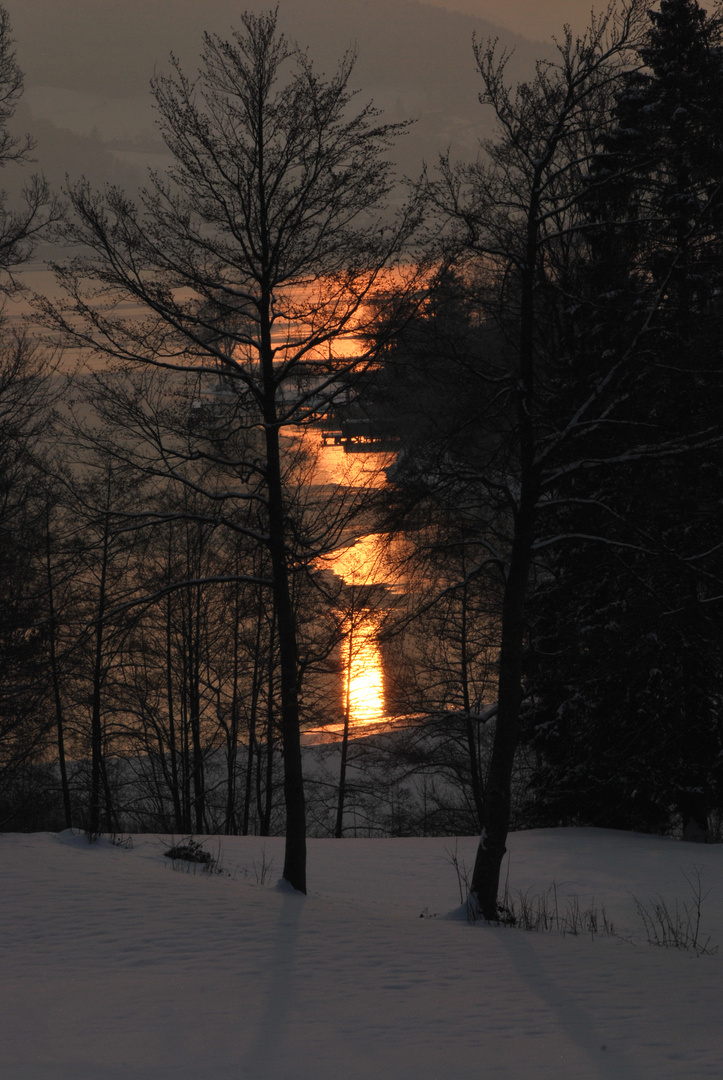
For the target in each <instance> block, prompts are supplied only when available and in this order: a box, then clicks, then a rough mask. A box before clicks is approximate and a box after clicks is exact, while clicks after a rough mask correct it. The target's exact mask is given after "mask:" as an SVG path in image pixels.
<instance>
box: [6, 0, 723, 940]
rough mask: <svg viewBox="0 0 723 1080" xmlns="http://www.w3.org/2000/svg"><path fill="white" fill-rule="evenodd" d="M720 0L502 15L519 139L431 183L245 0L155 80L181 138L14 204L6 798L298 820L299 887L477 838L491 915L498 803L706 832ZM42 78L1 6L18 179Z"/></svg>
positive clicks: (714, 693) (500, 67) (713, 730)
mask: <svg viewBox="0 0 723 1080" xmlns="http://www.w3.org/2000/svg"><path fill="white" fill-rule="evenodd" d="M722 20H723V11H721V9H720V7H719V5H718V4H717V3H716V4H713V5H712V10H711V11H708V12H707V11H704V10H703V9H702V8H701V7H700V6H699V4H698V3H697V0H660V3H659V4H657V5H656V6H654V7H652V8H651V7H650V5H649V3H648V2H647V0H622V2H621V3H619V4H617V5H611V6H610V7H609V8H608V9H607V10H606V11H604V12H603V13H601V14H599V15H596V16H592V17H591V22H590V26H589V28H588V30H587V32H586V34H585V35H584V36H582V37H580V38H577V37H574V36H573V35H572V33H571V32H570V31H569V30H568V29H562V28H561V33H560V35H559V38H558V40H557V42H556V51H555V54H554V57H553V58H552V59H544V60H541V61H540V62H539V63H538V65H537V67H536V71H535V74H534V77H532V78H531V79H530V80H529V81H527V82H525V83H521V84H519V85H512V84H511V83H510V81H509V79H508V77H507V64H508V60H509V57H508V55H506V54H505V53H504V51H502V50H501V49H500V47H499V46H498V45H497V43H496V42H495V41H492V40H479V39H478V40H475V41H474V42H473V43H472V48H473V49H474V60H475V63H476V66H477V70H478V76H479V91H480V110H491V112H492V114H493V115H494V118H495V123H496V128H495V130H496V134H495V135H494V136H493V137H491V138H489V139H485V140H483V141H482V142H481V144H480V148H479V154H478V156H477V158H476V160H474V161H457V160H454V159H452V158H451V157H450V156H449V154H446V153H445V151H444V148H440V156H439V159H438V161H436V162H430V163H428V165H427V166H426V168H425V170H424V172H423V174H422V175H421V176H420V177H418V178H416V179H408V180H404V179H401V178H399V177H397V176H395V174H394V170H393V168H392V166H391V164H390V160H389V159H390V156H391V148H392V147H393V146H394V144H395V142H396V141H397V140H399V139H403V138H404V136H405V132H406V131H407V129H408V126H409V125H407V124H404V123H387V122H386V121H385V119H384V116H383V115H381V114H380V113H379V112H378V111H377V110H376V109H375V108H374V105H373V103H369V104H365V103H364V102H365V101H366V99H365V98H364V96H363V94H362V96H361V97H359V96H357V95H356V94H355V92H354V91H353V90H352V89H351V86H352V84H351V83H350V79H351V77H352V72H353V68H354V55H353V53H349V54H347V55H346V56H344V57H342V59H341V61H340V63H339V67H338V69H337V70H336V72H335V73H333V74H332V75H331V76H327V75H322V74H320V73H319V72H318V71H317V70H316V68H315V67H314V65H313V61H312V58H311V57H310V54H309V53H307V52H306V51H305V50H304V48H300V47H299V46H297V45H296V44H295V43H294V42H292V41H289V40H288V39H287V38H286V37H285V36H284V34H283V9H281V10H277V11H276V12H273V11H271V12H268V13H266V14H263V15H254V14H252V13H248V12H247V13H244V14H242V15H241V17H240V20H239V24H238V27H237V29H236V31H235V32H234V34H233V36H232V37H230V38H229V39H223V38H221V37H219V36H216V35H206V36H205V38H204V40H203V42H202V43H201V44H200V47H201V59H200V71H199V74H198V75H197V76H195V77H192V76H191V75H190V74H189V73H188V72H186V71H184V70H183V68H182V66H181V64H180V62H178V61H174V60H173V59H172V60H171V62H170V65H169V67H168V70H167V72H166V73H165V74H163V73H156V74H155V75H154V76H153V79H152V82H151V86H152V92H153V95H154V98H155V103H156V110H157V117H158V122H159V126H160V131H161V133H162V135H163V138H164V141H165V144H166V146H167V148H168V150H169V152H170V153H171V154H172V156H173V160H174V165H173V166H172V167H171V168H170V169H169V170H168V171H167V172H164V171H156V172H150V173H149V175H148V178H147V180H146V186H145V187H144V188H143V189H142V190H140V191H139V192H137V193H130V192H127V191H123V190H120V189H118V188H115V187H109V186H108V187H106V188H105V189H103V190H96V189H95V188H94V187H93V186H92V185H91V184H90V183H89V182H84V181H81V182H78V183H74V184H72V185H70V186H69V187H68V189H67V190H64V191H57V192H54V191H52V190H50V189H49V187H48V185H47V184H46V183H45V182H44V180H43V179H42V177H38V176H34V177H32V178H30V179H28V180H27V183H26V187H25V193H24V202H23V203H22V204H21V205H18V206H15V205H10V200H9V199H7V198H6V199H5V200H4V201H3V203H2V206H1V207H0V210H1V213H0V270H1V271H2V279H1V284H2V289H3V291H4V294H5V297H6V305H5V311H4V316H3V323H2V327H0V333H1V337H0V417H1V423H0V590H1V591H2V603H1V604H0V829H2V830H6V831H14V832H22V831H37V830H60V829H63V828H66V827H70V826H73V827H77V828H81V829H84V830H85V831H87V833H88V835H89V836H98V835H100V834H101V833H121V832H144V831H148V832H171V833H178V834H185V835H192V834H206V833H221V834H229V835H230V834H248V833H259V834H261V835H283V836H285V859H284V868H283V876H284V878H285V879H286V880H287V882H288V883H289V884H290V885H291V886H293V887H294V888H295V889H297V890H299V891H301V892H305V891H306V888H307V880H306V838H307V836H310V835H313V836H324V835H326V836H337V837H343V836H345V835H368V836H380V835H419V834H422V833H423V834H425V835H429V834H440V835H458V834H462V833H468V834H469V833H475V832H480V833H481V835H482V839H481V841H480V846H479V849H478V852H477V857H476V864H475V867H474V873H473V878H472V882H471V888H472V895H473V896H474V898H475V902H476V903H477V904H478V905H479V909H480V912H481V913H482V915H483V916H484V917H485V918H486V919H493V918H495V917H496V915H497V910H498V909H497V904H498V891H499V876H500V868H501V865H502V859H503V856H504V853H505V841H506V837H507V833H508V831H509V829H510V827H511V825H512V826H514V827H515V828H525V827H527V828H536V827H541V826H548V825H555V826H556V825H570V824H573V825H595V826H604V827H608V828H615V829H626V830H637V831H642V832H649V833H659V834H670V835H674V836H678V837H681V838H683V839H685V840H689V841H699V842H714V841H720V839H721V828H722V827H723V723H722V717H721V676H722V674H723V634H722V632H721V631H722V630H723V627H722V626H721V621H722V616H723V543H722V532H721V520H722V509H723V507H722V496H723V483H722V482H721V472H722V470H721V444H722V443H723V410H722V406H723V383H722V372H723V364H722V357H721V341H722V334H721V317H722V316H723V293H722V292H721V287H722V285H723V231H722V229H723V191H722V183H723V21H722ZM302 45H305V43H302ZM150 74H151V73H149V75H150ZM21 93H22V73H21V72H20V70H19V68H18V66H17V63H16V60H15V53H14V43H13V38H12V30H11V27H10V24H9V19H8V17H7V14H6V13H5V12H4V11H3V12H2V13H1V14H0V163H1V164H2V165H3V166H4V167H6V168H7V169H16V168H22V169H24V170H25V172H26V173H27V174H28V176H29V177H30V176H31V174H32V161H31V158H32V138H31V136H28V137H27V138H26V139H22V138H19V137H16V136H15V135H13V134H12V133H11V128H10V127H9V126H8V125H9V122H10V119H11V117H12V115H13V112H14V110H15V108H16V106H17V103H18V101H19V99H20V95H21ZM41 242H42V244H43V245H44V248H45V246H47V245H49V244H51V243H52V244H53V247H54V250H55V254H54V255H53V257H52V259H51V260H50V265H51V267H52V270H53V273H54V280H55V286H54V288H53V290H48V292H47V293H46V294H44V295H41V294H39V293H37V292H36V293H34V294H33V295H28V296H27V300H28V303H29V304H30V305H31V306H32V314H31V315H29V316H28V317H27V319H26V320H25V321H20V320H18V319H17V318H15V317H12V316H11V314H10V306H9V301H10V300H11V299H12V298H16V297H17V295H18V293H19V292H21V291H22V290H23V289H24V288H25V284H24V278H23V267H24V266H27V265H28V263H29V260H30V259H31V258H32V257H33V252H34V250H35V248H36V245H37V244H39V243H41ZM355 425H356V427H355ZM337 429H338V430H339V431H342V432H346V433H349V432H354V431H356V432H358V433H362V434H361V435H360V438H362V440H363V439H364V438H369V439H370V440H371V441H372V442H375V444H376V445H377V447H382V449H383V452H384V453H386V454H387V457H388V460H385V467H384V469H383V471H382V472H381V473H380V474H378V475H377V476H376V479H373V480H370V479H369V476H368V475H367V476H366V478H364V477H363V475H362V473H363V470H361V471H360V470H359V468H357V469H356V471H354V468H353V466H356V465H357V463H358V462H359V461H360V460H361V459H362V458H363V457H364V454H362V453H359V454H349V455H348V458H349V462H348V464H349V468H350V469H351V470H352V471H351V472H350V473H348V474H347V476H346V477H345V478H344V479H343V481H340V480H339V479H338V478H336V479H334V478H331V479H330V478H329V477H324V476H321V474H320V454H321V450H322V449H323V443H324V442H325V441H326V435H327V434H328V433H329V432H333V431H335V430H337ZM349 438H350V439H351V438H352V437H351V436H349ZM380 476H383V482H381V481H380ZM360 477H361V478H360ZM371 535H373V536H375V537H377V538H378V540H379V558H380V559H383V560H384V561H385V566H386V568H387V569H386V570H385V573H384V574H377V575H376V576H375V577H373V579H372V578H359V579H358V580H353V579H344V578H342V577H340V576H339V575H338V574H334V573H331V572H330V570H329V567H330V566H331V568H332V569H333V557H334V553H338V552H339V550H342V549H344V548H345V547H348V545H350V543H351V542H352V541H353V540H359V539H361V538H363V537H365V536H371ZM392 581H394V582H396V585H394V586H393V587H392V584H391V583H392ZM370 628H371V631H370ZM370 632H371V633H372V635H373V636H374V638H375V639H376V641H377V643H378V645H379V648H380V649H381V652H382V655H383V657H384V660H385V678H386V680H387V683H388V686H387V702H388V703H389V702H392V703H393V709H392V710H391V712H393V716H392V717H391V718H392V719H393V720H394V721H395V722H394V723H389V724H388V725H387V726H386V729H385V730H384V731H383V732H381V733H377V734H373V735H369V736H366V737H360V733H359V730H358V729H356V728H355V727H354V725H353V724H352V723H351V722H350V720H351V709H350V692H349V680H348V677H347V681H346V682H345V681H344V673H345V670H346V667H347V666H348V667H349V668H350V666H351V664H352V660H353V654H354V648H355V647H356V648H359V647H360V644H359V643H360V642H362V641H364V640H366V639H367V638H368V636H369V633H370ZM345 687H346V689H344V688H345ZM388 719H389V718H388ZM330 724H333V725H335V729H336V732H337V734H336V737H335V739H334V740H333V741H332V742H326V743H319V744H314V743H313V741H310V740H309V738H308V735H309V732H311V731H318V730H319V729H321V728H323V727H324V726H325V725H330ZM351 807H354V814H353V821H352V817H351V816H350V808H351ZM352 830H353V832H352Z"/></svg>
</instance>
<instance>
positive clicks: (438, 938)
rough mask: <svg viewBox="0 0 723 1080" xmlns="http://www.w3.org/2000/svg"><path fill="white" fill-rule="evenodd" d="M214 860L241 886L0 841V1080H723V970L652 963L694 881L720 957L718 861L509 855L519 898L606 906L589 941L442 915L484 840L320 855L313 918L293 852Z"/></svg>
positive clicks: (700, 852) (589, 847) (596, 834)
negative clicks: (671, 909) (660, 930)
mask: <svg viewBox="0 0 723 1080" xmlns="http://www.w3.org/2000/svg"><path fill="white" fill-rule="evenodd" d="M175 839H176V840H178V839H179V838H178V837H176V838H175ZM206 843H207V847H208V849H209V850H210V851H211V852H212V854H213V855H214V856H218V857H219V861H220V863H221V864H222V866H223V867H224V868H225V870H226V871H227V873H226V874H216V875H209V874H206V873H203V872H201V871H198V872H197V873H195V874H194V873H182V872H178V871H177V870H174V868H173V866H172V865H171V862H170V860H169V859H167V858H165V857H164V855H163V852H164V850H165V849H166V848H167V847H168V846H170V838H163V837H153V836H139V837H134V838H133V847H132V849H126V848H123V847H117V846H113V845H111V844H110V843H109V842H108V841H106V840H101V841H100V842H98V843H96V844H94V845H89V844H88V843H87V841H86V840H85V838H84V837H82V836H80V837H78V836H73V835H72V834H67V833H65V834H60V835H59V836H55V835H51V834H45V833H43V834H33V835H12V834H0V854H1V856H2V870H3V888H2V892H1V897H0V1077H2V1078H3V1080H165V1078H169V1080H170V1078H173V1080H231V1078H233V1080H492V1078H509V1080H513V1078H514V1080H528V1078H537V1077H555V1078H556V1080H573V1078H574V1080H597V1078H609V1080H633V1078H636V1080H637V1078H644V1080H665V1078H669V1077H676V1078H685V1080H696V1078H702V1077H716V1078H720V1077H721V1075H722V1074H723V1025H721V1022H720V1021H721V1016H720V1008H721V1005H720V1002H721V989H723V950H722V953H721V955H713V956H695V955H694V954H692V953H690V952H683V951H677V950H669V949H658V948H653V947H650V946H649V945H648V944H647V942H646V940H645V935H644V932H643V929H642V925H641V924H640V922H639V920H638V918H637V916H636V913H635V904H634V900H633V895H634V896H637V897H638V899H639V900H641V901H643V902H645V903H647V902H648V901H649V899H650V898H651V897H652V896H655V895H657V894H662V895H663V896H665V897H666V898H667V899H669V900H671V901H672V900H674V899H675V898H678V900H679V901H687V900H689V898H690V897H689V887H688V885H687V884H686V882H685V879H684V877H683V875H684V874H688V876H689V877H690V875H691V872H695V869H696V868H698V869H699V870H700V872H701V876H702V882H703V887H704V890H710V895H709V896H708V898H707V899H706V900H705V901H704V904H703V925H704V930H705V932H706V934H710V935H711V938H712V939H713V941H714V942H720V943H721V945H723V847H708V846H707V847H701V846H698V845H691V844H684V843H682V842H678V841H674V840H668V839H661V838H656V837H649V836H640V835H636V834H630V833H618V832H612V831H606V830H593V829H580V830H576V829H559V830H539V831H530V832H524V833H516V834H513V835H512V836H511V837H510V841H509V848H510V863H509V880H510V887H511V888H512V889H513V890H514V889H517V888H519V889H522V890H523V891H524V890H528V889H531V890H532V891H543V890H545V889H546V888H547V887H548V886H549V885H550V884H551V883H552V882H553V881H554V882H556V884H557V890H558V896H559V897H561V898H565V897H567V896H570V895H577V896H578V897H579V898H580V903H581V905H587V904H589V903H591V902H592V900H593V898H594V900H595V902H596V903H597V904H598V905H600V904H604V905H605V909H606V912H607V914H608V917H610V918H612V919H613V920H614V922H615V926H616V930H617V931H618V933H619V934H620V935H621V936H618V937H608V936H600V935H598V936H596V937H595V938H594V939H591V938H589V937H570V936H568V937H560V936H553V935H550V934H542V933H527V932H524V931H521V930H516V929H510V928H506V927H489V926H485V925H480V924H476V925H472V926H470V925H468V924H467V923H466V922H465V921H463V920H460V919H459V918H455V917H445V916H448V915H449V913H450V912H451V913H452V915H453V916H454V915H458V913H459V912H458V909H459V890H458V885H457V876H456V873H455V870H454V868H453V866H452V865H451V861H450V853H454V852H455V844H456V857H457V860H458V862H459V863H460V865H461V864H463V863H464V864H466V866H467V867H471V865H472V862H473V859H474V854H475V850H476V847H477V843H478V839H477V838H476V837H464V838H460V839H459V841H455V840H450V839H445V838H425V839H422V838H418V839H390V840H383V839H371V840H361V839H358V840H351V839H349V840H311V841H310V842H309V881H310V893H309V896H308V897H302V896H300V895H298V894H296V893H294V892H292V891H290V890H288V889H283V888H278V886H277V882H278V877H279V872H280V868H281V865H282V859H283V841H282V840H280V839H277V838H273V839H265V840H264V839H261V838H259V837H232V838H231V837H229V838H225V837H224V838H222V839H218V838H213V839H209V840H208V841H207V842H206ZM272 860H273V865H272V867H271V871H270V872H269V863H270V862H271V861H272ZM260 878H264V879H265V880H264V884H261V883H259V882H258V880H257V879H260ZM420 915H425V916H436V917H423V918H420ZM624 936H625V937H631V938H632V939H633V942H634V943H631V942H629V941H626V940H624Z"/></svg>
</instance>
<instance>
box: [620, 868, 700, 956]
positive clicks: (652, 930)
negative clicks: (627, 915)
mask: <svg viewBox="0 0 723 1080" xmlns="http://www.w3.org/2000/svg"><path fill="white" fill-rule="evenodd" d="M683 877H684V878H685V880H686V881H687V883H688V886H689V888H690V893H691V899H690V900H689V901H688V902H687V903H685V902H684V903H682V904H681V903H680V902H679V901H678V900H675V901H671V902H668V901H667V900H665V899H664V898H663V897H662V896H656V897H654V898H653V899H652V900H650V901H649V903H648V904H647V905H646V904H642V903H641V902H640V900H638V898H637V896H634V897H633V901H634V903H635V907H636V909H637V912H638V915H639V917H640V920H641V922H642V924H643V927H644V929H645V933H646V935H647V938H648V944H649V945H657V946H658V947H659V948H663V949H684V950H686V951H688V952H694V953H695V955H696V956H713V955H714V954H715V953H717V952H718V946H717V945H711V940H710V937H706V938H705V939H704V938H703V933H702V931H701V928H700V921H701V911H702V907H703V901H704V900H705V898H706V897H707V896H708V893H707V892H706V893H704V892H703V885H702V881H701V871H700V869H699V868H698V867H695V868H694V870H693V872H692V874H691V875H690V877H689V876H688V874H683Z"/></svg>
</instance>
